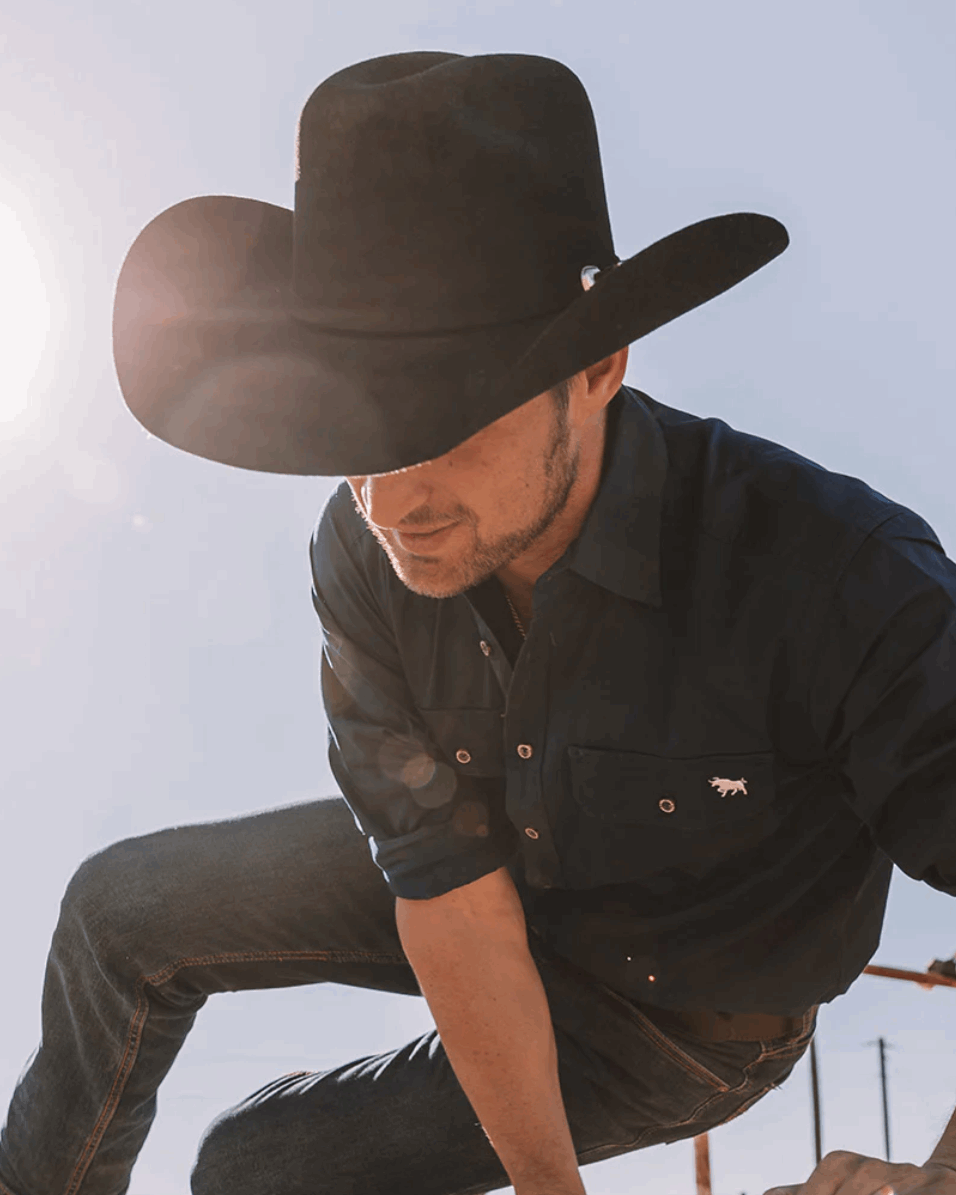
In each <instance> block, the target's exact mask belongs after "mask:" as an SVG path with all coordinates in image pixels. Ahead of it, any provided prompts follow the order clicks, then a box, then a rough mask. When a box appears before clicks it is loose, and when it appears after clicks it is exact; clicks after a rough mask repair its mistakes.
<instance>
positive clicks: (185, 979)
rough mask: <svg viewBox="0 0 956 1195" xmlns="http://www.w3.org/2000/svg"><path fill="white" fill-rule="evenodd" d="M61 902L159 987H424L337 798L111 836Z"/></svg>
mask: <svg viewBox="0 0 956 1195" xmlns="http://www.w3.org/2000/svg"><path fill="white" fill-rule="evenodd" d="M65 905H66V906H67V907H68V908H69V910H70V915H69V917H68V918H67V921H68V923H70V924H72V925H73V926H74V927H77V928H79V929H81V930H82V933H83V935H84V937H85V939H86V940H88V941H93V942H95V943H97V945H98V949H99V952H100V954H101V955H104V956H115V959H116V961H117V964H118V965H119V964H120V963H121V962H122V961H123V960H126V965H127V967H128V966H129V965H131V964H132V965H135V967H136V969H137V971H138V973H139V975H140V976H141V978H142V982H144V983H146V984H149V985H150V986H152V987H153V988H162V987H166V988H172V987H176V986H179V987H181V988H184V989H187V988H188V989H191V990H192V989H194V990H195V992H196V994H197V995H198V994H200V993H201V994H202V995H208V994H210V993H212V992H216V991H229V990H235V989H237V988H254V987H255V988H265V987H284V986H289V985H292V984H299V983H310V982H316V981H320V980H334V981H335V982H338V983H346V984H358V985H361V986H368V987H377V988H382V989H383V990H386V991H396V992H404V993H409V994H416V995H417V994H419V989H418V985H417V983H416V981H415V977H414V974H413V973H412V971H411V968H410V967H409V965H408V963H407V961H406V959H405V956H404V952H403V951H402V947H401V943H400V941H399V938H398V932H397V929H396V926H395V898H394V897H393V896H392V894H391V893H390V892H389V890H388V887H387V885H386V884H385V881H384V878H383V877H382V874H381V872H380V871H379V869H378V868H377V867H376V866H375V864H374V863H373V862H372V859H371V857H370V854H369V850H368V844H367V841H366V839H365V837H364V836H363V835H362V833H361V832H360V831H359V830H358V828H357V826H356V824H355V820H354V818H353V817H352V814H351V812H350V810H349V808H348V806H347V805H346V803H345V802H344V801H343V800H342V799H341V797H330V798H327V799H325V800H319V801H312V802H307V803H303V804H298V805H291V806H287V807H284V808H280V809H272V810H267V811H265V812H262V813H256V814H253V815H250V816H246V817H237V818H233V819H230V820H228V821H221V822H208V823H201V824H197V825H187V826H177V827H174V828H171V829H167V830H161V831H158V832H156V833H153V834H146V835H143V836H141V837H137V838H131V839H127V840H125V841H123V842H119V843H115V844H114V845H113V846H110V847H108V848H106V850H104V851H101V852H99V853H98V854H97V855H94V856H92V857H91V858H90V859H88V860H87V861H86V862H85V863H84V864H83V865H82V866H81V867H80V869H79V871H78V872H77V874H76V876H75V877H74V879H73V881H72V882H71V885H70V888H69V889H68V892H67V900H66V901H65ZM77 922H79V926H77ZM64 928H65V927H64Z"/></svg>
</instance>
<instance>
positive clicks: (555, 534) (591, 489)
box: [495, 409, 607, 630]
mask: <svg viewBox="0 0 956 1195" xmlns="http://www.w3.org/2000/svg"><path fill="white" fill-rule="evenodd" d="M597 424H598V426H597V427H596V428H595V429H594V434H592V435H591V436H589V437H588V438H587V439H584V438H583V437H582V441H581V444H580V450H579V451H580V455H579V457H578V476H577V480H576V482H575V485H574V488H573V489H572V491H571V493H570V495H569V497H568V501H567V503H566V505H565V507H564V510H562V512H561V514H560V515H558V517H557V518H556V519H555V520H554V522H553V523H552V525H551V526H550V527H549V528H548V530H547V532H546V533H545V534H544V535H543V536H542V537H541V538H540V539H539V540H538V542H537V543H535V544H534V545H533V547H531V548H529V550H528V551H527V552H524V553H523V554H522V555H521V556H517V557H516V558H515V559H514V560H512V561H510V562H509V563H508V564H506V565H505V566H504V567H503V568H500V569H498V571H497V573H496V574H495V575H496V576H497V577H498V580H499V581H500V582H501V584H502V586H503V587H504V590H505V593H507V595H508V596H509V597H510V598H511V600H512V602H513V603H514V605H515V609H516V610H517V611H518V617H519V618H520V619H521V622H522V623H523V625H524V627H525V629H526V630H527V628H528V624H529V623H530V622H531V611H532V604H531V603H532V598H533V595H534V585H535V582H536V581H537V579H538V578H539V577H540V576H541V574H542V573H544V572H547V570H548V569H549V568H550V567H551V565H552V564H554V562H555V561H556V560H560V559H561V557H562V556H563V555H564V552H565V550H566V549H567V546H568V544H570V543H571V541H572V540H573V539H574V538H575V536H576V535H577V534H578V532H579V531H580V530H581V527H582V525H583V523H584V520H585V518H586V517H587V513H588V511H589V510H590V509H591V504H592V502H593V501H594V496H595V495H596V494H597V491H598V487H599V485H600V484H601V466H602V464H603V461H604V442H605V429H606V426H607V420H606V412H605V411H604V410H603V409H602V411H601V418H600V419H599V420H598V421H597Z"/></svg>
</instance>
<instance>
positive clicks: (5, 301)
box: [0, 203, 50, 431]
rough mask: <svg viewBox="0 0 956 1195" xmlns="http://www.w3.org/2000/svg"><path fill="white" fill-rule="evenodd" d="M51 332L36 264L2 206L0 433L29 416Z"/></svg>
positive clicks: (13, 218)
mask: <svg viewBox="0 0 956 1195" xmlns="http://www.w3.org/2000/svg"><path fill="white" fill-rule="evenodd" d="M49 330H50V303H49V297H48V295H47V291H46V287H45V285H44V282H43V276H42V272H41V269H40V263H39V262H38V261H37V257H36V254H35V253H34V251H33V247H32V246H31V244H30V240H29V238H28V236H27V234H26V232H25V231H24V229H23V225H22V223H21V221H20V218H19V216H18V215H17V213H16V212H15V211H14V210H13V209H12V208H10V207H7V206H6V205H5V204H3V203H0V431H2V429H3V427H4V425H9V424H12V423H14V422H15V421H18V420H20V419H22V418H23V416H24V415H26V414H27V412H28V411H29V407H30V387H31V383H32V382H33V379H34V377H35V375H36V372H37V368H38V367H39V364H40V359H41V357H42V355H43V350H44V347H45V345H46V341H47V335H48V333H49Z"/></svg>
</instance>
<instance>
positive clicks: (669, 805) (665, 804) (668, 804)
mask: <svg viewBox="0 0 956 1195" xmlns="http://www.w3.org/2000/svg"><path fill="white" fill-rule="evenodd" d="M657 805H658V808H659V809H663V810H664V812H665V813H673V812H674V810H675V809H676V808H677V806H676V805H675V804H674V802H673V801H672V800H671V799H670V797H664V798H663V799H662V800H660V801H658V802H657Z"/></svg>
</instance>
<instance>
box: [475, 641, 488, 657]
mask: <svg viewBox="0 0 956 1195" xmlns="http://www.w3.org/2000/svg"><path fill="white" fill-rule="evenodd" d="M478 646H479V647H480V648H481V654H482V655H483V656H490V655H491V644H490V643H486V642H485V641H484V639H482V641H481V643H479V644H478Z"/></svg>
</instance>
